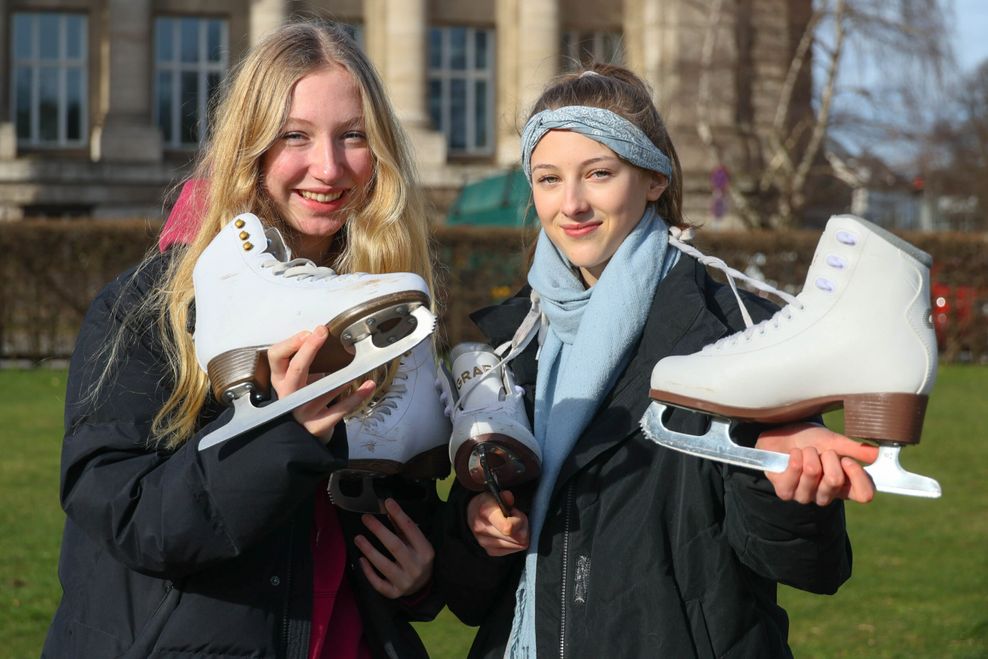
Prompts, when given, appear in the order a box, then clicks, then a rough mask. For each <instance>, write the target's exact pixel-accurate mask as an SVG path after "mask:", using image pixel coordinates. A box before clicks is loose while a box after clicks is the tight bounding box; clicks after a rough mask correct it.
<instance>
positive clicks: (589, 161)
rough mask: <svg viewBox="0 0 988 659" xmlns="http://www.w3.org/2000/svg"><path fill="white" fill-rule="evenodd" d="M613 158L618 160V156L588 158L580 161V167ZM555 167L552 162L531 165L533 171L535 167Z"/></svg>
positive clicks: (608, 160)
mask: <svg viewBox="0 0 988 659" xmlns="http://www.w3.org/2000/svg"><path fill="white" fill-rule="evenodd" d="M615 160H620V158H618V157H617V156H597V157H596V158H588V159H587V160H584V161H583V162H581V163H580V167H581V168H583V167H588V166H590V165H596V164H597V163H600V162H613V161H615ZM555 167H556V165H553V164H552V163H546V162H540V163H537V164H535V165H532V171H533V172H534V171H535V170H536V169H554V168H555Z"/></svg>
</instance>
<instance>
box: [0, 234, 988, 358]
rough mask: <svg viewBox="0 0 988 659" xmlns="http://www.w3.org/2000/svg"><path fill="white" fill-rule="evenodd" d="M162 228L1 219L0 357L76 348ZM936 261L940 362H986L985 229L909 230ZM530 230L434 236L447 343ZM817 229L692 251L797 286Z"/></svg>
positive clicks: (514, 265) (504, 282) (510, 283)
mask: <svg viewBox="0 0 988 659" xmlns="http://www.w3.org/2000/svg"><path fill="white" fill-rule="evenodd" d="M159 228H160V225H159V224H155V223H148V222H143V221H96V220H64V221H50V220H30V221H22V222H9V223H0V254H2V255H3V258H2V259H0V273H2V279H0V359H5V360H28V361H30V362H39V361H42V360H45V359H64V358H67V357H69V356H70V355H71V353H72V348H73V345H74V341H75V335H76V332H77V331H78V327H79V325H80V323H81V322H82V318H83V316H84V314H85V311H86V308H87V306H88V304H89V302H90V300H92V298H93V297H94V296H95V295H96V293H97V292H98V291H99V289H100V288H101V287H102V286H103V285H104V284H106V283H107V282H108V281H110V280H111V279H112V278H113V277H114V276H116V275H117V274H118V273H120V272H122V271H123V270H125V269H127V268H128V267H130V266H131V265H133V264H134V263H136V262H137V261H139V260H140V259H141V258H142V256H143V255H144V254H146V253H147V252H148V250H150V249H154V245H155V240H156V236H157V232H158V230H159ZM903 237H905V238H906V239H907V240H909V241H910V242H912V243H913V244H915V245H917V246H918V247H920V248H921V249H924V250H926V251H927V252H929V253H930V254H932V255H933V258H934V271H933V283H934V290H933V293H934V297H940V298H942V299H943V302H944V303H945V306H944V307H941V308H939V310H940V311H942V312H943V313H942V314H941V313H939V312H938V313H937V314H935V315H937V316H938V322H937V327H938V338H940V340H941V358H942V359H944V360H947V361H953V360H963V361H978V362H988V323H986V322H985V321H986V316H988V235H985V234H926V233H923V234H920V233H914V234H903ZM533 238H534V236H533V235H532V234H531V233H530V232H523V231H520V230H516V229H496V228H480V227H440V228H439V229H438V230H437V232H436V235H435V241H436V248H437V253H438V256H439V260H440V263H441V269H440V272H439V278H440V285H441V286H440V287H441V289H442V291H443V293H442V297H441V299H440V309H441V334H440V337H441V340H442V342H443V343H446V344H449V345H453V344H456V343H459V342H461V341H467V340H475V339H479V338H480V335H479V334H478V332H477V330H476V329H475V328H474V327H473V324H472V323H471V322H470V320H469V316H468V315H469V313H470V312H471V311H472V310H474V309H477V308H479V307H483V306H486V305H489V304H494V303H496V302H498V301H500V300H502V299H504V298H505V297H507V296H509V295H510V294H512V293H513V292H514V291H515V290H517V288H518V287H519V286H520V285H521V284H523V283H524V274H525V264H526V263H527V254H528V250H529V248H530V246H531V244H532V243H533ZM818 238H819V233H818V232H815V231H792V232H785V233H775V232H746V233H733V232H731V233H727V232H714V231H710V232H704V231H701V232H699V234H698V236H697V238H696V240H695V241H694V242H695V244H696V246H697V247H698V248H699V249H700V250H701V251H703V252H705V253H707V254H714V255H717V256H718V257H720V258H722V259H723V260H724V261H726V262H727V263H728V264H731V265H733V266H734V267H736V268H738V269H739V270H745V271H747V272H748V274H751V275H754V276H756V277H758V278H760V279H763V280H765V281H768V282H770V283H772V284H774V285H776V286H778V287H780V288H783V289H786V290H788V291H790V292H797V291H798V290H799V289H800V288H801V286H802V282H803V278H804V277H805V275H806V269H807V267H808V265H809V262H810V259H811V258H812V255H813V252H814V250H815V248H816V244H817V240H818Z"/></svg>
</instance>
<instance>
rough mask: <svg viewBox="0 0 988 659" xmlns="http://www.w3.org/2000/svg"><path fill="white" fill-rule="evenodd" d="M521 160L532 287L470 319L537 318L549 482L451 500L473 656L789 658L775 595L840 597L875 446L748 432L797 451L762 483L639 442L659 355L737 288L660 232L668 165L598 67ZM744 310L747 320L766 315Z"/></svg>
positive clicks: (677, 185)
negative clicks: (782, 589) (850, 532)
mask: <svg viewBox="0 0 988 659" xmlns="http://www.w3.org/2000/svg"><path fill="white" fill-rule="evenodd" d="M522 166H523V168H524V171H525V174H526V175H527V176H528V179H529V181H530V183H531V185H532V196H533V200H534V203H535V209H536V211H537V214H538V216H539V220H540V221H541V225H542V231H541V232H540V234H539V238H538V243H537V246H536V249H535V254H534V259H533V262H532V266H531V269H530V271H529V273H528V282H529V287H526V289H525V290H523V291H521V292H520V293H519V294H518V296H516V297H514V298H512V299H510V300H508V301H507V302H506V303H504V304H502V305H499V306H498V307H495V308H492V309H487V310H484V312H482V313H479V314H476V318H477V322H478V324H479V325H480V326H481V329H482V330H483V331H484V332H485V333H487V334H488V336H489V338H490V339H491V342H492V344H493V345H498V344H501V343H502V342H505V341H510V340H512V336H513V335H514V334H515V332H516V329H517V328H518V327H519V326H520V325H521V324H522V323H523V320H524V319H525V318H526V317H528V319H529V323H526V326H527V325H529V324H531V316H530V314H532V313H538V314H540V315H541V316H542V319H543V322H542V331H541V332H540V339H541V340H540V341H538V342H536V341H532V342H531V344H530V345H529V346H528V347H526V348H524V349H523V350H521V351H520V354H518V356H517V357H515V358H514V360H513V361H512V363H511V367H512V369H513V371H514V374H515V377H516V379H517V381H518V382H519V384H520V385H523V386H524V387H525V388H526V390H527V393H528V396H529V398H530V400H531V402H532V403H533V408H534V423H533V428H534V429H535V436H536V439H537V441H538V442H539V444H540V446H541V449H542V458H543V462H542V475H541V477H540V479H539V481H538V482H537V483H535V484H534V485H532V486H531V487H529V488H527V489H523V488H517V489H516V491H514V492H504V493H503V494H502V498H503V499H504V501H505V502H506V503H507V505H509V506H511V509H510V510H509V511H508V512H509V514H508V515H505V514H504V513H503V512H502V510H501V508H500V507H499V506H498V504H497V502H496V501H495V498H494V497H493V496H492V495H491V494H488V493H481V494H475V493H473V492H467V491H466V490H464V489H461V488H459V487H458V486H454V489H453V490H452V492H451V493H450V498H449V503H450V505H449V506H447V514H448V515H449V519H448V520H447V524H446V529H447V530H446V537H445V538H444V542H443V545H442V546H441V548H440V549H439V550H438V551H439V553H438V557H437V561H436V570H437V573H438V576H437V579H438V580H439V582H440V583H441V584H442V585H443V591H444V594H445V595H446V597H447V604H448V606H449V607H450V609H451V610H452V611H453V612H454V613H455V614H456V615H458V616H459V617H460V618H461V619H462V620H463V621H464V622H466V623H468V624H471V625H480V629H479V631H478V634H477V636H476V638H475V640H474V644H473V647H472V649H471V653H470V656H471V657H491V658H493V657H502V656H505V657H518V658H529V657H536V656H539V657H548V656H557V657H560V656H561V657H694V656H696V657H713V656H736V657H780V656H791V652H790V650H789V647H788V644H787V634H788V618H787V616H786V613H785V611H784V610H783V609H782V608H780V607H779V606H778V604H777V603H776V587H777V584H778V583H785V584H787V585H790V586H793V587H796V588H801V589H804V590H808V591H812V592H817V593H833V592H834V591H836V590H837V588H838V587H839V586H840V585H841V583H843V582H844V581H845V580H846V579H847V578H848V577H849V575H850V567H851V551H850V544H849V542H848V537H847V531H846V528H845V524H844V509H843V499H847V498H849V499H852V500H856V501H861V502H867V501H869V500H870V499H871V498H872V496H873V495H874V489H873V486H872V484H871V481H870V479H869V478H868V475H867V474H866V473H865V472H864V470H863V468H862V466H861V465H860V464H859V463H858V462H857V461H858V460H861V461H864V462H870V461H872V460H874V459H875V457H876V449H875V448H873V447H869V446H864V445H862V444H859V443H858V442H855V441H853V440H850V439H848V438H846V437H843V436H841V435H838V434H836V433H833V432H831V431H829V430H827V429H826V428H824V427H822V426H820V425H817V424H796V425H791V426H787V427H782V428H772V429H767V428H764V427H762V428H755V427H747V428H743V429H742V430H741V432H742V433H746V434H747V439H748V440H749V441H750V443H752V444H755V445H756V446H758V447H759V448H767V449H771V450H776V451H782V452H787V453H789V454H790V458H791V459H790V468H789V469H788V470H787V471H786V472H783V473H781V474H771V475H767V474H765V473H762V472H756V471H749V470H746V469H737V468H733V467H728V466H726V465H723V464H721V463H718V462H713V461H709V460H700V459H696V458H694V457H690V456H686V455H684V454H682V453H678V452H675V451H671V450H667V449H665V448H662V447H657V446H656V445H655V444H653V443H652V442H650V441H647V440H646V439H645V437H644V436H643V434H642V431H641V429H640V428H639V425H638V423H639V419H640V418H641V416H642V413H643V412H644V410H645V407H646V406H647V405H648V403H649V399H648V396H647V390H648V384H649V376H650V374H651V371H652V367H653V366H654V365H655V364H656V362H657V361H658V360H659V359H661V358H662V357H665V356H667V355H670V354H687V353H691V352H695V351H697V350H699V349H700V348H701V347H702V346H704V345H706V344H708V343H711V342H713V341H714V340H716V339H719V338H720V337H722V336H726V335H728V334H732V333H734V332H736V331H738V330H740V329H743V328H744V325H743V319H742V312H741V311H740V309H739V305H738V302H737V301H736V299H735V297H734V293H733V292H732V291H731V289H730V288H729V287H727V286H721V285H719V284H717V283H715V282H714V281H713V280H712V279H711V278H710V277H709V276H708V274H707V272H706V270H705V268H704V266H703V265H702V264H701V263H700V262H699V261H698V260H697V259H696V258H695V257H694V256H691V255H689V254H688V253H685V252H683V251H681V250H680V249H677V245H679V244H681V243H679V241H678V240H676V239H675V238H672V239H671V238H670V231H672V232H673V234H678V232H679V231H681V230H684V229H686V228H687V224H686V222H685V221H684V219H683V214H682V210H681V209H682V170H681V168H680V165H679V159H678V157H677V155H676V150H675V147H674V146H673V144H672V141H671V140H670V138H669V135H668V133H667V132H666V129H665V126H664V124H663V121H662V119H661V117H660V116H659V113H658V111H657V110H656V108H655V106H654V104H653V103H652V100H651V96H650V93H649V90H648V88H647V86H646V85H645V83H644V82H642V81H641V80H640V79H639V78H638V77H636V76H635V75H634V74H632V73H631V72H630V71H628V70H626V69H623V68H621V67H616V66H610V65H596V66H594V67H593V69H592V70H591V71H587V72H584V73H582V74H569V75H564V76H562V77H561V78H560V79H558V80H557V81H556V82H555V83H554V84H552V85H551V86H550V87H549V88H548V89H547V90H546V91H545V92H544V93H543V94H542V96H541V98H540V99H539V100H538V102H537V103H536V105H535V108H534V110H533V112H532V114H531V116H530V118H529V120H528V123H527V125H526V126H525V129H524V133H523V136H522ZM747 298H748V299H746V300H745V306H747V308H748V311H749V312H751V314H752V315H753V316H758V317H756V318H755V320H756V321H758V320H761V319H762V318H764V317H768V316H769V315H770V314H771V312H772V309H771V307H770V305H768V304H767V303H765V302H764V301H763V300H761V299H759V298H756V297H755V296H753V295H748V296H747ZM530 299H531V300H533V301H536V302H537V304H531V303H530ZM533 310H534V311H533ZM517 343H518V342H517V340H516V342H515V344H516V345H517ZM513 352H518V351H517V350H515V351H513ZM704 423H705V420H704V418H703V417H702V416H700V415H698V414H693V413H689V412H685V411H682V410H677V411H675V412H674V413H673V415H672V416H671V417H670V419H669V424H670V425H676V426H678V428H679V429H681V430H683V431H686V432H693V433H694V434H703V430H704V427H703V425H704Z"/></svg>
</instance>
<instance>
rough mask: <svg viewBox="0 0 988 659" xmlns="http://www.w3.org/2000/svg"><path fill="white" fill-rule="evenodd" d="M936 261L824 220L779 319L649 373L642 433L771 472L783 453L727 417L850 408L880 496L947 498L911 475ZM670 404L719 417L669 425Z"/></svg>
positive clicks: (857, 224) (885, 235)
mask: <svg viewBox="0 0 988 659" xmlns="http://www.w3.org/2000/svg"><path fill="white" fill-rule="evenodd" d="M931 263H932V259H931V258H930V256H929V255H928V254H926V253H925V252H922V251H920V250H919V249H917V248H915V247H914V246H912V245H910V244H909V243H907V242H905V241H904V240H902V239H900V238H898V237H896V236H894V235H892V234H891V233H889V232H887V231H885V230H884V229H881V228H880V227H877V226H875V225H873V224H871V223H870V222H867V221H865V220H862V219H860V218H857V217H854V216H851V215H840V216H836V217H832V218H831V219H830V221H829V222H828V223H827V227H826V230H825V231H824V233H823V235H822V237H821V238H820V242H819V244H818V246H817V250H816V253H815V255H814V257H813V262H812V263H811V265H810V268H809V271H808V273H807V276H806V281H805V283H804V285H803V289H802V291H801V292H800V293H799V295H797V296H796V297H795V298H792V297H791V296H789V299H790V303H789V304H788V305H787V306H785V307H783V308H782V309H781V310H780V311H778V312H777V313H776V314H775V315H774V316H773V317H772V318H770V319H769V320H766V321H764V322H761V323H758V324H757V325H754V326H751V327H749V328H748V329H746V330H744V331H742V332H739V333H737V334H733V335H731V336H728V337H725V338H724V339H721V340H720V341H717V342H716V343H713V344H711V345H708V346H706V347H705V348H703V349H702V350H701V351H700V352H698V353H695V354H692V355H686V356H675V357H667V358H665V359H663V360H661V361H659V363H658V364H656V365H655V368H654V370H653V371H652V380H651V397H652V398H653V399H654V400H655V401H656V402H653V403H652V404H651V405H650V406H649V409H648V410H647V411H646V413H645V416H644V417H643V418H642V428H643V430H644V431H645V433H646V435H647V436H648V437H649V438H651V439H652V440H653V441H655V442H657V443H659V444H662V445H663V446H667V447H669V448H672V449H676V450H678V451H682V452H685V453H689V454H692V455H697V456H700V457H704V458H710V459H713V460H718V461H721V462H727V463H730V464H736V465H740V466H743V467H750V468H753V469H761V470H765V471H775V472H779V471H784V470H785V468H786V466H787V465H788V461H789V458H788V456H787V455H785V454H780V453H775V452H770V451H762V450H758V449H753V448H747V447H743V446H739V445H737V444H736V443H735V442H734V441H733V440H732V439H731V436H730V430H729V423H730V420H735V421H754V422H765V423H784V422H789V421H795V420H798V419H803V418H806V417H808V416H812V415H814V414H818V413H822V412H824V411H827V410H832V409H837V408H840V407H843V408H844V422H845V426H844V427H845V433H846V434H847V435H848V436H851V437H858V438H862V439H869V440H873V441H875V442H876V443H877V444H878V445H879V457H878V459H877V460H876V461H875V463H874V464H872V465H869V466H868V467H866V468H865V470H866V471H867V472H868V473H869V474H870V476H871V478H872V480H873V481H874V483H875V489H877V490H878V491H881V492H892V493H896V494H906V495H912V496H920V497H930V498H935V497H939V496H940V485H939V484H938V483H937V482H936V481H935V480H933V479H932V478H928V477H926V476H920V475H917V474H913V473H910V472H907V471H905V470H904V469H903V468H902V466H901V465H900V463H899V451H900V448H901V447H902V446H904V445H912V444H917V443H918V442H919V439H920V433H921V431H922V427H923V417H924V415H925V412H926V403H927V399H928V396H929V394H930V391H931V390H932V388H933V383H934V380H935V378H936V371H937V348H936V339H935V336H934V332H933V327H932V324H931V321H930V280H929V271H930V265H931ZM663 403H668V404H670V405H674V406H677V407H683V408H687V409H692V410H699V411H702V412H705V413H708V414H711V415H713V416H714V417H715V418H714V420H713V423H712V427H711V429H710V431H709V432H708V433H707V434H706V435H704V436H702V437H698V436H694V435H687V434H683V433H678V432H674V431H672V430H669V429H668V428H667V427H666V426H665V424H664V423H663V419H662V417H663V414H664V412H665V411H666V406H665V405H664V404H663Z"/></svg>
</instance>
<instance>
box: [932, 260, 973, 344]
mask: <svg viewBox="0 0 988 659" xmlns="http://www.w3.org/2000/svg"><path fill="white" fill-rule="evenodd" d="M935 273H936V271H935V270H934V274H935ZM977 293H978V291H977V289H975V288H974V287H973V286H950V285H948V284H942V283H940V282H938V281H935V280H934V281H932V282H931V283H930V297H931V298H932V309H933V330H934V331H935V332H936V335H937V349H938V350H941V351H942V350H944V349H945V348H946V346H947V335H948V333H950V332H954V331H958V330H964V329H966V328H967V327H968V326H969V325H970V324H971V323H972V322H973V321H974V302H975V300H976V299H977Z"/></svg>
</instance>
